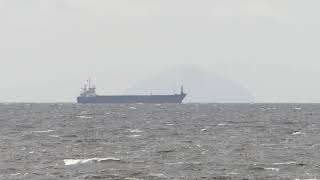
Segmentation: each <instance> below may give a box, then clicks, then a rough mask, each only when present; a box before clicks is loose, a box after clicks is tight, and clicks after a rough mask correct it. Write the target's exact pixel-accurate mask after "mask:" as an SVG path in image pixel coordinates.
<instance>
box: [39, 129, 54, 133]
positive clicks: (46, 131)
mask: <svg viewBox="0 0 320 180" xmlns="http://www.w3.org/2000/svg"><path fill="white" fill-rule="evenodd" d="M53 131H54V130H51V129H49V130H45V131H34V132H35V133H48V132H53Z"/></svg>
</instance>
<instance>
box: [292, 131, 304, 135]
mask: <svg viewBox="0 0 320 180" xmlns="http://www.w3.org/2000/svg"><path fill="white" fill-rule="evenodd" d="M300 134H302V132H299V131H297V132H294V133H292V135H300Z"/></svg>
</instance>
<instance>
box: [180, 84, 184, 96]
mask: <svg viewBox="0 0 320 180" xmlns="http://www.w3.org/2000/svg"><path fill="white" fill-rule="evenodd" d="M180 93H181V94H184V91H183V85H182V86H181V92H180Z"/></svg>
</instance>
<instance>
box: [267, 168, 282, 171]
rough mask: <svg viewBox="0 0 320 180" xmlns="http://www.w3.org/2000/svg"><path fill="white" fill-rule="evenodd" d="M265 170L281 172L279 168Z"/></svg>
mask: <svg viewBox="0 0 320 180" xmlns="http://www.w3.org/2000/svg"><path fill="white" fill-rule="evenodd" d="M264 169H265V170H271V171H280V169H279V168H264Z"/></svg>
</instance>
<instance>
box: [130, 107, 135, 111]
mask: <svg viewBox="0 0 320 180" xmlns="http://www.w3.org/2000/svg"><path fill="white" fill-rule="evenodd" d="M129 109H133V110H134V109H137V108H136V107H129Z"/></svg>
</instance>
